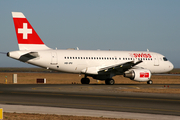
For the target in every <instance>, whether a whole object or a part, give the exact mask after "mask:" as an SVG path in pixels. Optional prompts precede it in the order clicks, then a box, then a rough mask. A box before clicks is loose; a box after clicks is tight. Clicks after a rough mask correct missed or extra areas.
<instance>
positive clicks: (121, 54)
mask: <svg viewBox="0 0 180 120" xmlns="http://www.w3.org/2000/svg"><path fill="white" fill-rule="evenodd" d="M12 17H13V21H14V26H15V31H16V36H17V41H18V46H19V50H18V51H11V52H8V53H7V56H8V57H10V58H13V59H16V60H19V61H21V62H25V63H28V64H32V65H35V66H39V67H42V68H45V69H49V70H56V71H61V72H67V73H77V74H83V75H84V77H83V78H82V79H81V83H82V84H89V83H90V79H89V78H88V77H92V78H93V79H96V80H102V81H105V84H107V85H113V84H115V81H114V79H113V77H114V76H116V75H123V76H124V77H126V78H130V79H131V80H134V81H138V82H147V84H152V83H153V81H152V80H151V76H152V74H155V73H165V72H169V71H171V70H172V69H173V68H174V66H173V64H172V63H171V62H170V61H168V59H167V58H166V57H165V56H163V55H161V54H159V53H155V52H149V51H148V50H147V51H110V50H79V49H77V50H72V49H71V50H59V49H51V48H49V47H48V46H46V45H45V44H44V42H43V41H42V40H41V38H40V37H39V36H38V34H37V33H36V31H35V30H34V28H33V27H32V26H31V24H30V23H29V21H28V20H27V19H26V17H25V16H24V14H23V13H22V12H12Z"/></svg>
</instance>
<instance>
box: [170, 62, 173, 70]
mask: <svg viewBox="0 0 180 120" xmlns="http://www.w3.org/2000/svg"><path fill="white" fill-rule="evenodd" d="M173 68H174V65H173V64H172V63H171V62H169V71H171V70H172V69H173Z"/></svg>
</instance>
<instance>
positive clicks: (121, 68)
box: [98, 61, 142, 74]
mask: <svg viewBox="0 0 180 120" xmlns="http://www.w3.org/2000/svg"><path fill="white" fill-rule="evenodd" d="M141 62H142V61H137V62H134V61H130V62H126V63H121V64H116V65H112V66H107V67H104V68H100V69H99V71H98V73H99V74H103V73H107V72H117V71H120V72H124V71H127V70H128V69H131V68H132V67H134V66H136V65H138V64H139V63H141Z"/></svg>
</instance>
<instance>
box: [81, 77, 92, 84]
mask: <svg viewBox="0 0 180 120" xmlns="http://www.w3.org/2000/svg"><path fill="white" fill-rule="evenodd" d="M89 83H90V80H89V78H82V79H81V84H89Z"/></svg>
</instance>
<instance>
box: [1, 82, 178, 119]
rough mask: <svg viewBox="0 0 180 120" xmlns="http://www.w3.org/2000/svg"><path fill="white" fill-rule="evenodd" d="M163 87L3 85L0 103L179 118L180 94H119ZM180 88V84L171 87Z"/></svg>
mask: <svg viewBox="0 0 180 120" xmlns="http://www.w3.org/2000/svg"><path fill="white" fill-rule="evenodd" d="M133 86H134V87H154V88H155V87H156V88H158V87H159V86H160V85H113V86H111V85H53V84H52V85H51V84H31V85H24V84H17V85H15V84H7V85H6V84H0V104H11V105H29V106H48V107H58V108H75V109H88V110H104V111H115V112H131V113H147V114H161V115H175V116H180V95H179V94H155V93H133V92H120V91H118V89H122V88H123V89H125V88H128V87H133ZM171 86H172V87H174V88H180V85H171Z"/></svg>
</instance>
